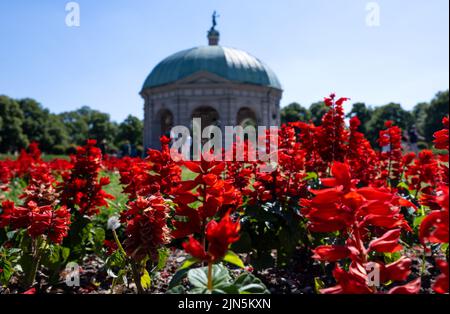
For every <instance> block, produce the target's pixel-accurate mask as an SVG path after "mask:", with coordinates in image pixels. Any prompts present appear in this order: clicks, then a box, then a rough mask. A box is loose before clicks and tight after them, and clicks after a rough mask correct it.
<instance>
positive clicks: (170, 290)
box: [166, 285, 186, 294]
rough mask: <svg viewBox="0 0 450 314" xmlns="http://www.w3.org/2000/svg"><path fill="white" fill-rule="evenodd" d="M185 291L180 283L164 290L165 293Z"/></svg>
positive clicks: (181, 292) (182, 292)
mask: <svg viewBox="0 0 450 314" xmlns="http://www.w3.org/2000/svg"><path fill="white" fill-rule="evenodd" d="M185 292H186V291H185V289H184V287H183V286H182V285H178V286H175V287H173V288H170V289H169V290H167V291H166V293H167V294H184V293H185Z"/></svg>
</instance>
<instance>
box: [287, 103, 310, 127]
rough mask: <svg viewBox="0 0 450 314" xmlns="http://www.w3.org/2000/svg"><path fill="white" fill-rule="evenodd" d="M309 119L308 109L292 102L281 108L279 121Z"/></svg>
mask: <svg viewBox="0 0 450 314" xmlns="http://www.w3.org/2000/svg"><path fill="white" fill-rule="evenodd" d="M309 120H311V113H310V112H309V110H308V109H306V108H305V107H303V106H302V105H300V104H299V103H296V102H293V103H290V104H289V105H287V106H286V107H284V108H283V109H281V123H288V122H296V121H303V122H307V121H309Z"/></svg>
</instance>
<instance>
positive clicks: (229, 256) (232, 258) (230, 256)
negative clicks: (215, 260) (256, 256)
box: [223, 251, 245, 268]
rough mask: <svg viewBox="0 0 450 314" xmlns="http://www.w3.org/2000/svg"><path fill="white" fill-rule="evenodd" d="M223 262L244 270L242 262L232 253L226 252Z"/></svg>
mask: <svg viewBox="0 0 450 314" xmlns="http://www.w3.org/2000/svg"><path fill="white" fill-rule="evenodd" d="M223 260H224V261H225V262H228V263H230V264H233V265H236V266H237V267H240V268H244V267H245V266H244V262H243V261H242V260H241V259H240V258H239V256H238V255H237V254H236V253H234V252H233V251H228V252H227V254H225V257H224V258H223Z"/></svg>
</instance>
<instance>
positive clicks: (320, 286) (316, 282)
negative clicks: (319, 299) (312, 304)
mask: <svg viewBox="0 0 450 314" xmlns="http://www.w3.org/2000/svg"><path fill="white" fill-rule="evenodd" d="M323 288H325V283H324V282H323V281H322V280H321V279H320V278H319V277H315V278H314V290H315V291H316V293H318V294H320V290H321V289H323Z"/></svg>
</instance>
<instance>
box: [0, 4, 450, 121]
mask: <svg viewBox="0 0 450 314" xmlns="http://www.w3.org/2000/svg"><path fill="white" fill-rule="evenodd" d="M67 2H68V1H62V0H52V1H50V0H47V1H45V0H40V1H32V0H14V1H13V0H8V1H7V0H0V43H1V46H0V47H1V49H0V94H6V95H9V96H11V97H15V98H22V97H32V98H35V99H36V100H38V101H39V102H41V103H42V104H43V105H44V106H45V107H47V108H49V109H50V110H51V111H53V112H62V111H66V110H72V109H76V108H79V107H81V106H83V105H88V106H91V107H92V108H95V109H98V110H101V111H104V112H108V113H110V114H111V117H112V118H113V119H114V120H116V121H121V120H122V119H124V118H125V117H126V116H127V115H128V114H133V115H136V116H139V117H142V107H143V101H142V99H141V98H140V96H139V94H138V92H139V90H140V88H141V87H142V84H143V82H144V80H145V78H146V76H147V75H148V74H149V73H150V71H151V70H152V68H153V67H154V66H155V65H156V64H157V63H158V62H159V61H160V60H161V59H163V58H165V57H166V56H168V55H170V54H172V53H174V52H177V51H179V50H182V49H186V48H190V47H193V46H198V45H204V44H206V31H207V29H208V28H209V27H210V26H211V13H212V12H213V10H217V11H218V12H219V14H220V17H219V19H218V30H219V31H220V32H221V44H223V45H224V46H230V47H235V48H240V49H243V50H245V51H248V52H249V53H251V54H253V55H255V56H256V57H258V58H260V59H261V60H263V61H265V62H266V63H267V64H268V65H269V66H270V67H271V68H272V69H273V70H274V71H275V72H276V73H277V75H278V77H279V79H280V81H281V83H282V85H283V88H284V95H283V99H282V105H286V104H288V103H290V102H292V101H297V102H299V103H301V104H302V105H306V106H309V104H310V103H312V102H314V101H317V100H320V99H321V98H322V97H323V96H326V95H328V94H329V93H330V92H336V93H337V95H338V96H347V97H350V98H351V99H352V102H356V101H363V102H366V103H367V104H370V105H382V104H385V103H388V102H390V101H394V102H399V103H401V104H402V105H403V106H404V107H405V108H408V109H409V108H412V107H413V106H414V105H415V104H416V103H418V102H421V101H428V100H430V99H431V98H432V97H433V96H434V94H435V93H436V92H437V91H439V90H445V89H448V87H449V2H448V0H378V1H364V0H339V1H332V0H314V1H312V0H309V1H303V0H277V1H275V0H164V1H162V0H159V1H156V0H131V1H130V0H95V1H92V0H91V1H89V0H79V1H77V2H78V3H79V5H80V24H81V25H80V27H75V28H74V27H72V28H69V27H67V26H66V24H65V18H66V14H67V12H66V11H65V5H66V3H67ZM368 2H376V3H377V4H378V5H379V8H380V19H379V21H380V25H379V26H378V27H368V26H367V25H366V16H367V14H368V12H367V11H366V4H367V3H368ZM348 106H349V105H348Z"/></svg>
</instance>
